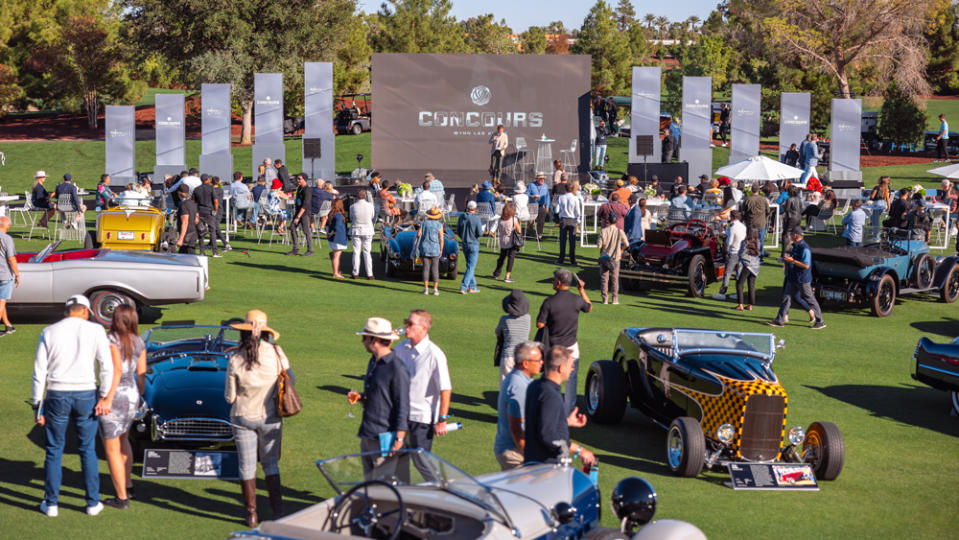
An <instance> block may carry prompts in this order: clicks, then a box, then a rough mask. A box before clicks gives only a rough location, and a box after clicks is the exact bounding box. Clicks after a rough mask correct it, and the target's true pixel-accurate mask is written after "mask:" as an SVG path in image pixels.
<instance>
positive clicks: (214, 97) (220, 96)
mask: <svg viewBox="0 0 959 540" xmlns="http://www.w3.org/2000/svg"><path fill="white" fill-rule="evenodd" d="M200 105H201V106H202V107H203V109H202V112H201V114H200V129H201V132H202V141H201V149H202V151H201V153H200V171H201V172H203V173H206V174H209V175H212V176H219V177H220V179H221V180H224V181H229V179H230V178H231V175H232V174H233V154H232V153H231V152H230V126H231V119H232V110H231V107H230V85H229V84H204V85H202V86H201V87H200Z"/></svg>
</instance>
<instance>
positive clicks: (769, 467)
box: [726, 462, 819, 491]
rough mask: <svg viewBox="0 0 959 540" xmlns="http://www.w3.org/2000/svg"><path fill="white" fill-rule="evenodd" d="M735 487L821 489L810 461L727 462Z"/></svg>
mask: <svg viewBox="0 0 959 540" xmlns="http://www.w3.org/2000/svg"><path fill="white" fill-rule="evenodd" d="M726 468H727V469H729V477H730V482H728V483H727V484H726V485H727V486H729V487H731V488H733V489H760V490H795V491H819V484H818V483H816V475H815V474H814V473H813V471H812V465H810V464H808V463H738V462H729V463H726Z"/></svg>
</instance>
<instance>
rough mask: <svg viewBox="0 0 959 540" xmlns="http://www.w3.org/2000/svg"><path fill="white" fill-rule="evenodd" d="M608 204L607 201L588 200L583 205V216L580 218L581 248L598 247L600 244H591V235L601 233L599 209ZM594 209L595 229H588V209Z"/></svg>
mask: <svg viewBox="0 0 959 540" xmlns="http://www.w3.org/2000/svg"><path fill="white" fill-rule="evenodd" d="M604 204H606V201H605V200H600V201H593V200H588V201H586V202H584V203H583V215H582V216H581V217H580V218H579V245H580V246H581V247H596V246H597V245H598V244H591V243H590V242H589V235H590V234H596V233H598V232H599V207H600V206H602V205H604ZM587 208H592V209H593V228H592V229H587V228H586V209H587Z"/></svg>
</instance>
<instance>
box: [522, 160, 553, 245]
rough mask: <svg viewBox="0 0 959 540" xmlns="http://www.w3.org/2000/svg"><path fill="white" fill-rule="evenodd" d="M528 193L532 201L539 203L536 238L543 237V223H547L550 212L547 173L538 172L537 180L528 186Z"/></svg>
mask: <svg viewBox="0 0 959 540" xmlns="http://www.w3.org/2000/svg"><path fill="white" fill-rule="evenodd" d="M526 194H527V195H528V196H529V202H530V203H536V204H538V205H539V211H538V212H537V214H536V238H537V240H542V239H543V224H545V223H546V215H547V214H549V188H548V187H546V174H545V173H542V172H538V173H536V181H535V182H533V183H532V184H530V185H529V186H527V187H526Z"/></svg>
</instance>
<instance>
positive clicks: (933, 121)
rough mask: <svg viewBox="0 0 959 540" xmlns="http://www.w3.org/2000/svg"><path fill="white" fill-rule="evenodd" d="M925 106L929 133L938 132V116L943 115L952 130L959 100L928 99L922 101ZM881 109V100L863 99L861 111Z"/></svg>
mask: <svg viewBox="0 0 959 540" xmlns="http://www.w3.org/2000/svg"><path fill="white" fill-rule="evenodd" d="M923 103H924V104H925V106H926V129H928V130H930V131H938V130H939V115H940V114H945V115H946V121H947V122H950V127H949V129H950V130H951V131H955V129H953V127H952V126H953V125H956V124H954V123H955V122H959V99H944V98H929V99H925V100H923ZM881 108H882V99H881V98H869V97H867V98H863V101H862V109H863V110H864V111H878V110H879V109H881Z"/></svg>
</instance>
